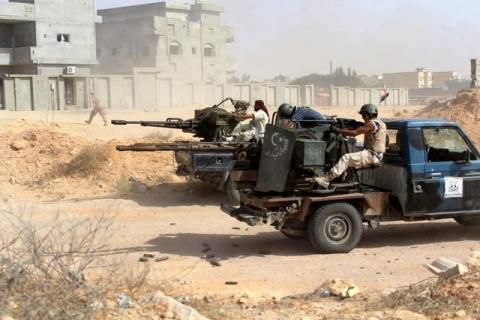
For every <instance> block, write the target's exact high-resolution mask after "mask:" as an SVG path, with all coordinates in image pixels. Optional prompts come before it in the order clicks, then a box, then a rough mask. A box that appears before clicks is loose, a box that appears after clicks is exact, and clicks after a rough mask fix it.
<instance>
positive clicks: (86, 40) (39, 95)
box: [0, 0, 96, 109]
mask: <svg viewBox="0 0 480 320" xmlns="http://www.w3.org/2000/svg"><path fill="white" fill-rule="evenodd" d="M95 16H96V15H95V1H94V0H68V1H65V0H10V1H9V2H3V1H0V79H2V81H0V104H2V105H5V104H8V105H10V108H12V106H13V107H14V108H15V109H35V108H36V107H39V106H40V105H41V108H45V107H47V106H50V105H52V104H55V105H56V106H58V105H74V104H77V103H78V104H83V101H84V99H85V98H86V91H87V90H86V88H85V82H82V81H80V82H78V83H77V82H76V81H75V80H74V79H72V78H69V77H70V76H73V75H76V76H81V75H88V74H90V71H91V66H92V65H94V64H96V50H95ZM24 75H30V76H32V77H30V78H28V77H25V78H22V76H24ZM62 76H64V77H62ZM33 79H34V80H35V81H34V80H33ZM27 82H28V83H27ZM12 86H13V89H12V88H11V87H12ZM24 87H25V88H24ZM45 89H47V90H45ZM50 91H55V95H54V96H56V97H57V99H52V98H51V97H52V95H51V92H50ZM53 100H57V101H53Z"/></svg>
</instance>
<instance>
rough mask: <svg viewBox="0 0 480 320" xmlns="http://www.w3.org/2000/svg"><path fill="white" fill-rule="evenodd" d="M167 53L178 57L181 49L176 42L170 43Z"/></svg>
mask: <svg viewBox="0 0 480 320" xmlns="http://www.w3.org/2000/svg"><path fill="white" fill-rule="evenodd" d="M168 53H169V54H170V55H171V56H178V55H181V54H182V47H181V46H180V43H178V42H172V43H170V45H169V46H168Z"/></svg>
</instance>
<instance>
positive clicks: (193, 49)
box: [192, 47, 197, 55]
mask: <svg viewBox="0 0 480 320" xmlns="http://www.w3.org/2000/svg"><path fill="white" fill-rule="evenodd" d="M192 54H193V55H196V54H197V48H195V47H193V48H192Z"/></svg>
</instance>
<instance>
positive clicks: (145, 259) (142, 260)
mask: <svg viewBox="0 0 480 320" xmlns="http://www.w3.org/2000/svg"><path fill="white" fill-rule="evenodd" d="M138 261H139V262H148V258H145V257H141V258H140V259H138Z"/></svg>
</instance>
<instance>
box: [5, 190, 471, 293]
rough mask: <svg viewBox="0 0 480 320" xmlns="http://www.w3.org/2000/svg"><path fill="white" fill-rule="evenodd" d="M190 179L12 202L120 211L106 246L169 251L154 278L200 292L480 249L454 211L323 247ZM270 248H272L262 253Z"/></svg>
mask: <svg viewBox="0 0 480 320" xmlns="http://www.w3.org/2000/svg"><path fill="white" fill-rule="evenodd" d="M184 187H185V186H182V187H178V186H174V185H166V186H162V187H161V188H159V189H157V190H152V191H149V192H148V193H147V194H142V195H141V196H131V198H130V199H121V200H120V199H101V200H89V199H85V200H82V201H66V202H58V203H40V204H38V203H37V204H27V203H12V205H13V207H16V208H18V207H21V208H31V207H32V206H33V207H34V208H35V209H34V211H35V216H36V217H37V218H38V219H41V220H46V219H48V218H49V217H51V216H52V214H53V213H54V212H56V211H57V210H58V211H59V212H62V213H65V214H67V215H70V216H71V217H91V216H93V215H94V214H98V213H99V212H109V213H112V214H117V217H116V219H115V225H114V236H113V237H112V238H111V243H110V245H111V247H112V250H110V251H108V252H106V254H107V255H108V256H110V257H112V259H122V260H124V261H125V263H130V264H132V265H135V264H139V263H140V262H138V259H139V258H140V257H141V256H142V255H143V254H144V253H153V254H155V255H156V256H168V257H169V260H167V261H163V262H157V263H151V277H152V280H153V281H154V282H156V283H162V284H166V285H169V286H171V287H172V288H173V289H174V290H175V292H176V293H178V294H189V295H194V296H202V295H205V294H233V293H238V292H242V291H246V290H247V291H249V292H250V293H252V294H253V295H259V296H260V295H274V296H284V295H290V294H297V293H304V292H310V291H312V290H314V289H316V288H317V287H318V286H320V285H321V284H322V282H324V280H328V279H331V278H336V277H338V278H343V279H351V280H353V281H354V282H356V283H357V284H358V285H359V286H361V287H362V288H363V289H364V290H365V289H367V290H370V291H372V290H383V289H387V288H394V287H399V286H402V285H405V284H410V283H414V282H417V281H420V280H422V279H424V278H427V277H429V276H430V275H431V274H430V273H429V272H428V271H426V270H425V269H424V268H423V267H422V265H423V264H425V263H429V262H431V260H432V259H435V258H438V257H440V256H442V257H452V258H457V259H466V258H467V256H468V254H469V253H470V251H471V249H473V248H475V249H477V250H478V249H480V244H479V242H478V240H480V233H479V232H478V229H476V228H473V229H469V228H465V227H461V226H460V225H458V224H456V223H455V222H454V221H453V220H445V221H441V222H426V223H394V224H384V225H382V226H381V228H380V229H377V230H374V231H373V230H368V231H366V232H365V235H364V238H363V240H362V242H361V244H360V245H359V247H358V248H357V249H355V250H354V251H353V252H351V253H349V254H343V255H342V254H339V255H318V254H315V253H314V252H313V250H312V248H311V247H310V245H309V243H308V241H307V240H290V239H287V238H285V237H284V236H283V235H282V234H280V233H279V232H277V231H275V230H273V229H272V228H269V227H262V228H247V227H246V225H244V224H241V223H239V222H237V221H236V220H234V219H232V218H230V217H228V216H227V215H225V214H224V213H222V212H221V211H220V210H219V208H218V203H220V202H221V201H223V200H225V199H223V197H222V196H221V195H215V193H212V192H209V191H206V190H205V187H204V186H203V185H193V186H191V188H190V189H189V190H188V191H187V190H186V189H185V188H184ZM160 190H164V192H163V193H162V192H160ZM165 190H170V191H167V192H165ZM175 190H177V191H175ZM3 208H5V205H4V206H3ZM204 243H206V244H208V245H209V246H211V248H212V251H211V252H210V253H214V254H215V255H216V256H217V257H218V258H220V259H221V266H220V267H214V266H211V265H210V264H209V263H208V262H206V261H205V260H203V259H201V258H200V257H201V256H202V255H204V254H205V253H203V252H202V250H203V249H204V245H203V244H204ZM262 250H263V251H269V252H271V254H269V255H265V254H261V253H259V251H262ZM225 281H237V282H238V286H226V285H224V283H225Z"/></svg>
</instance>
